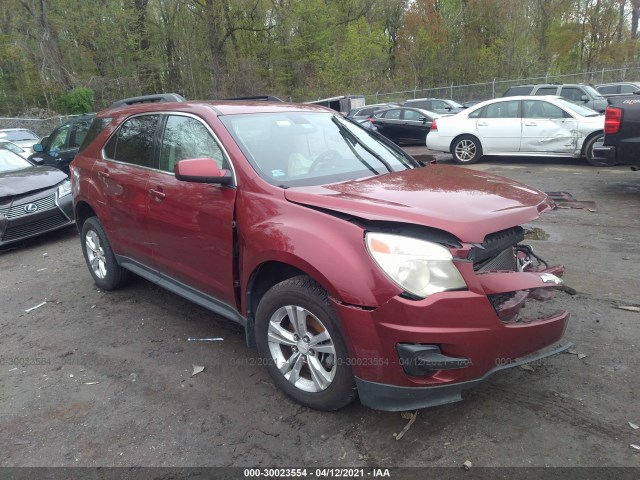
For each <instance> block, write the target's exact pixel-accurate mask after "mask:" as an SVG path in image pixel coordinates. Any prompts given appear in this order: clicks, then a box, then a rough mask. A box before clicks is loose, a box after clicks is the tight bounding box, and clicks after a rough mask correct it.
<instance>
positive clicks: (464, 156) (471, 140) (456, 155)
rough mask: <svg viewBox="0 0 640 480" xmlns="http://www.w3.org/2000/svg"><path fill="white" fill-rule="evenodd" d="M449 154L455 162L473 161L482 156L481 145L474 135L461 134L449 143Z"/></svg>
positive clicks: (465, 163)
mask: <svg viewBox="0 0 640 480" xmlns="http://www.w3.org/2000/svg"><path fill="white" fill-rule="evenodd" d="M451 155H453V160H454V161H455V162H456V163H460V164H463V165H468V164H471V163H475V162H477V161H478V160H480V157H481V156H482V145H480V141H479V140H478V139H477V138H476V137H472V136H471V135H463V136H461V137H459V138H457V139H456V140H455V141H454V142H453V144H452V145H451Z"/></svg>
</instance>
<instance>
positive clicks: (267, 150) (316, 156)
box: [220, 112, 419, 188]
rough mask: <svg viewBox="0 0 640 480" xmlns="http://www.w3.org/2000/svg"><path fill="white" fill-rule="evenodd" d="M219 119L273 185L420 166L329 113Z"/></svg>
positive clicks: (337, 179) (320, 181) (314, 182)
mask: <svg viewBox="0 0 640 480" xmlns="http://www.w3.org/2000/svg"><path fill="white" fill-rule="evenodd" d="M220 120H221V121H222V123H223V124H224V125H225V127H226V128H227V130H229V132H230V133H231V135H232V136H233V138H234V140H235V141H236V143H237V144H238V146H239V147H240V149H241V150H242V152H243V153H244V154H245V156H246V157H247V159H248V160H249V162H250V163H251V165H252V167H253V168H254V169H255V171H256V172H257V173H258V174H259V175H260V176H261V177H262V178H263V179H264V180H266V181H267V182H269V183H270V184H272V185H278V186H282V187H285V188H286V187H294V186H308V185H322V184H326V183H335V182H340V181H345V180H353V179H356V178H362V177H368V176H372V175H382V174H384V173H387V172H397V171H400V170H406V169H409V168H415V167H417V166H419V165H418V164H417V163H416V162H415V160H413V158H411V157H410V156H408V155H406V154H405V153H404V152H402V150H400V149H399V148H397V147H395V146H394V145H393V144H391V143H390V142H388V141H387V140H385V139H383V138H382V137H380V136H379V135H378V134H376V133H375V132H372V131H371V130H368V129H364V128H362V127H361V126H360V125H359V124H357V123H355V122H352V121H350V120H347V119H345V118H344V117H342V116H341V115H337V114H333V113H330V112H326V113H325V112H283V113H258V114H246V115H228V116H223V117H220Z"/></svg>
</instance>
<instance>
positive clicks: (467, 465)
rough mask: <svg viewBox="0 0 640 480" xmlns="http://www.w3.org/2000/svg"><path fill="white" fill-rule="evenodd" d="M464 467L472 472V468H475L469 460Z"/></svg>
mask: <svg viewBox="0 0 640 480" xmlns="http://www.w3.org/2000/svg"><path fill="white" fill-rule="evenodd" d="M462 466H463V467H464V469H465V470H471V467H473V463H471V460H467V461H466V462H464V463H463V464H462Z"/></svg>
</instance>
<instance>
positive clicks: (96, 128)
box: [78, 118, 111, 152]
mask: <svg viewBox="0 0 640 480" xmlns="http://www.w3.org/2000/svg"><path fill="white" fill-rule="evenodd" d="M110 123H111V119H110V118H94V119H93V122H91V126H90V127H89V130H88V131H87V134H86V135H85V137H84V140H83V141H82V144H81V145H80V149H79V150H78V152H81V151H83V150H84V149H85V148H87V146H88V145H89V144H90V143H91V142H93V141H94V140H95V138H96V137H97V136H98V135H99V134H100V132H102V130H104V128H105V127H106V126H107V125H109V124H110Z"/></svg>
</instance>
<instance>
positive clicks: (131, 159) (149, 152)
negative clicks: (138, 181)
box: [104, 115, 160, 168]
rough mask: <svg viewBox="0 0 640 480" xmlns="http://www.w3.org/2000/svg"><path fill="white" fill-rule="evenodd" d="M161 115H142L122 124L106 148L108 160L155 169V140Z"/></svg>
mask: <svg viewBox="0 0 640 480" xmlns="http://www.w3.org/2000/svg"><path fill="white" fill-rule="evenodd" d="M159 118H160V116H159V115H140V116H138V117H133V118H130V119H129V120H127V121H126V122H124V123H123V124H122V126H121V127H120V129H119V130H118V131H117V132H116V134H115V135H114V136H113V137H111V140H109V142H107V145H106V146H105V147H104V153H105V155H106V156H107V158H110V159H112V160H117V161H119V162H124V163H130V164H131V165H139V166H141V167H149V168H153V166H154V165H153V139H154V137H155V134H156V126H157V125H158V119H159Z"/></svg>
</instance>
